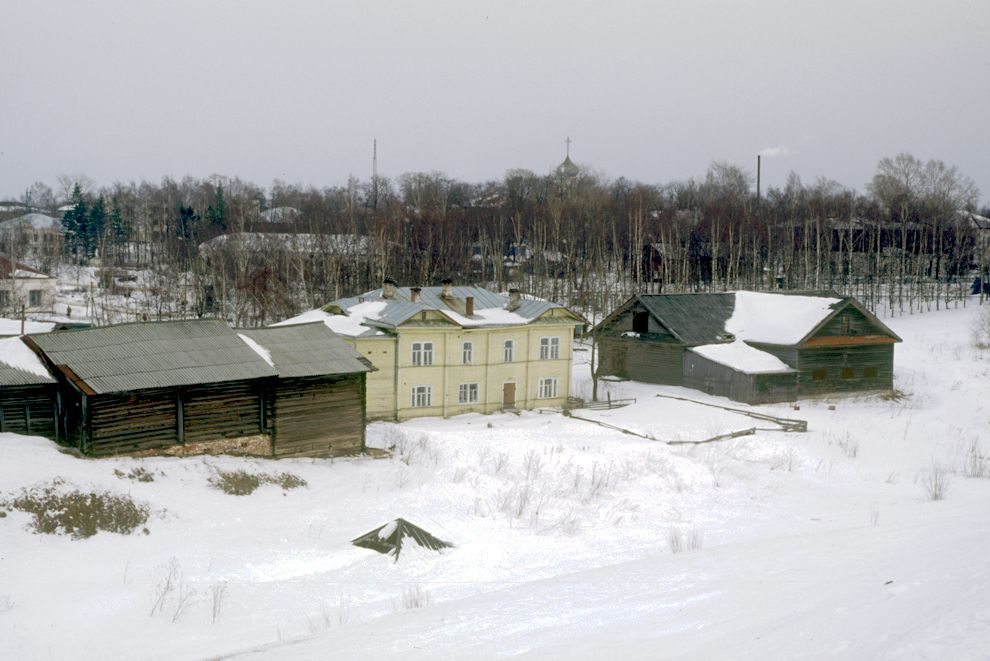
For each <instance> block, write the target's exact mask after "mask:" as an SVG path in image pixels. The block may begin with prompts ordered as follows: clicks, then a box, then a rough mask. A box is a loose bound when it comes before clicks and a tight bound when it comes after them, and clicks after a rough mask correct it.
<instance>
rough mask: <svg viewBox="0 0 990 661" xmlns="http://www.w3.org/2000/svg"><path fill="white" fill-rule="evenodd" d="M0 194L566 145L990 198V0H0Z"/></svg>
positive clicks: (669, 166)
mask: <svg viewBox="0 0 990 661" xmlns="http://www.w3.org/2000/svg"><path fill="white" fill-rule="evenodd" d="M0 34H2V37H0V99H2V100H0V199H2V198H5V197H19V196H20V195H21V193H22V192H23V191H24V189H25V188H27V187H28V186H29V185H30V184H31V183H33V182H35V181H39V180H40V181H44V182H46V183H48V184H49V185H52V186H53V187H54V185H55V180H56V177H57V176H58V175H59V174H63V173H64V174H75V173H83V174H85V175H87V176H89V177H90V178H92V179H93V180H95V181H96V183H97V184H99V185H109V184H111V183H113V182H114V181H116V180H124V181H128V180H140V179H148V180H152V181H159V180H160V179H161V178H162V177H163V176H165V175H168V176H172V177H182V176H184V175H192V176H194V177H204V176H207V175H210V174H214V173H219V174H225V175H229V176H238V177H240V178H242V179H245V180H248V181H252V182H254V183H256V184H258V185H261V186H263V187H268V186H270V185H271V182H272V181H273V180H274V179H282V180H285V181H288V182H290V183H296V182H298V183H303V184H307V185H308V184H313V185H316V186H326V185H338V184H342V183H344V182H345V181H346V178H347V176H348V175H349V174H353V175H355V176H358V177H361V178H368V177H370V174H371V151H372V140H373V139H374V138H377V139H378V157H379V171H380V172H381V173H383V174H386V175H388V176H393V177H394V176H398V175H399V174H401V173H403V172H410V171H432V170H439V171H443V172H445V173H447V174H448V175H450V176H452V177H456V178H459V179H463V180H467V181H484V180H488V179H495V178H500V177H501V176H503V175H504V173H505V171H506V170H507V169H510V168H527V169H530V170H533V171H535V172H537V173H544V172H546V171H547V170H548V169H549V168H551V167H553V166H555V165H556V164H558V163H559V162H560V161H561V160H562V159H563V156H564V148H565V147H564V139H565V138H566V137H567V136H570V137H571V138H572V139H573V144H572V147H571V155H572V157H573V159H574V160H575V161H577V162H578V163H580V164H583V165H587V166H590V167H591V168H593V169H595V170H596V171H598V172H601V173H602V174H604V175H606V176H608V177H610V178H616V177H619V176H625V177H628V178H630V179H635V180H639V181H644V182H648V183H664V182H669V181H672V180H675V179H686V178H688V177H703V176H704V173H705V171H706V169H707V167H708V164H709V163H710V162H711V161H712V160H716V159H717V160H725V161H729V162H733V163H737V164H739V165H742V166H744V167H746V168H747V169H749V170H751V171H753V172H754V173H755V169H756V155H757V154H758V153H759V152H761V151H764V150H767V153H774V154H776V155H775V156H773V157H768V158H764V166H763V180H764V182H765V183H766V184H767V185H782V184H783V182H784V180H785V179H786V177H787V174H788V172H789V171H791V170H794V171H796V172H797V173H798V174H799V175H800V176H801V177H802V179H803V180H804V181H805V183H812V182H813V181H814V180H815V179H816V178H818V177H819V176H825V177H828V178H830V179H835V180H837V181H839V182H840V183H841V184H843V185H846V186H849V187H853V188H855V189H857V190H860V191H862V190H864V189H865V184H866V182H867V181H868V180H869V179H870V177H871V176H872V175H873V172H874V170H875V168H876V164H877V161H878V160H879V159H880V158H882V157H884V156H893V155H895V154H897V153H898V152H901V151H909V152H911V153H913V154H914V155H915V156H917V157H919V158H921V159H925V160H927V159H930V158H937V159H941V160H943V161H945V162H946V163H948V164H950V165H956V166H958V167H959V169H960V170H961V171H962V172H963V173H965V174H967V175H969V176H970V177H972V178H973V179H974V180H975V181H976V183H977V185H978V186H979V187H980V191H981V200H984V201H986V200H990V1H988V0H938V1H936V0H932V1H930V2H928V1H919V0H897V1H890V2H879V1H870V0H851V1H850V0H822V1H815V2H802V1H800V0H753V1H750V2H746V1H742V0H739V1H729V0H726V1H722V2H702V1H698V0H679V1H677V2H661V1H654V2H647V1H645V0H644V1H642V2H616V1H614V0H610V1H608V2H578V1H576V0H562V1H553V2H550V1H540V2H537V1H535V0H525V1H520V2H472V1H470V0H459V1H453V2H436V1H413V0H406V1H396V2H372V1H367V0H359V1H355V2H332V1H329V0H324V1H315V0H314V1H311V2H310V1H301V0H300V1H293V0H279V1H277V2H276V1H273V0H265V1H261V0H243V1H239V2H234V1H224V2H220V1H217V2H210V1H207V0H194V1H187V2H151V1H139V2H138V1H134V0H123V1H120V2H116V1H115V2H111V1H104V0H93V1H88V2H87V1H83V0H76V1H71V2H70V1H68V0H65V1H62V2H53V1H44V0H31V1H30V2H28V1H23V0H0Z"/></svg>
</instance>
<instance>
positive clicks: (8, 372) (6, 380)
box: [0, 362, 55, 388]
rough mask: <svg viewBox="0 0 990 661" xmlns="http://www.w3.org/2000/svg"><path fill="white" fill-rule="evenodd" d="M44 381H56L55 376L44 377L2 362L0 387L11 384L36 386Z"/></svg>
mask: <svg viewBox="0 0 990 661" xmlns="http://www.w3.org/2000/svg"><path fill="white" fill-rule="evenodd" d="M42 383H55V379H54V378H53V377H50V376H49V377H44V376H41V375H39V374H32V373H31V372H25V371H24V370H19V369H17V368H16V367H11V366H10V365H7V364H6V363H3V362H0V388H3V387H10V386H35V385H38V384H42Z"/></svg>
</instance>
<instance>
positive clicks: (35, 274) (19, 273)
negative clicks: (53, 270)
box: [10, 268, 52, 280]
mask: <svg viewBox="0 0 990 661" xmlns="http://www.w3.org/2000/svg"><path fill="white" fill-rule="evenodd" d="M10 277H12V278H35V279H41V280H46V279H49V278H51V277H52V276H50V275H47V274H45V273H41V272H40V271H35V270H34V269H24V268H18V269H14V271H13V273H11V274H10Z"/></svg>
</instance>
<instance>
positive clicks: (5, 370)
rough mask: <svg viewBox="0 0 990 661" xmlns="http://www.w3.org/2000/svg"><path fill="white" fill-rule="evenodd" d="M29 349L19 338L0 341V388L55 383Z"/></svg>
mask: <svg viewBox="0 0 990 661" xmlns="http://www.w3.org/2000/svg"><path fill="white" fill-rule="evenodd" d="M47 372H48V369H47V368H46V367H45V366H44V364H42V362H41V359H39V358H38V357H37V356H36V355H34V353H32V351H31V349H30V348H28V346H27V345H26V344H24V342H23V341H22V340H21V338H19V337H7V338H3V339H0V388H3V387H10V386H32V385H38V384H42V383H55V377H53V376H52V375H51V374H48V373H47Z"/></svg>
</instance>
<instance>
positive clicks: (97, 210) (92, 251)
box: [83, 195, 107, 259]
mask: <svg viewBox="0 0 990 661" xmlns="http://www.w3.org/2000/svg"><path fill="white" fill-rule="evenodd" d="M106 216H107V207H106V201H105V200H104V198H103V195H100V196H99V197H98V198H96V203H95V204H93V206H92V208H90V210H89V222H88V223H86V233H85V235H84V237H83V247H84V253H85V255H86V258H87V259H89V258H91V257H94V256H96V254H97V252H98V250H99V248H100V246H101V245H102V243H103V229H104V227H105V226H106ZM101 257H102V255H101Z"/></svg>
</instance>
